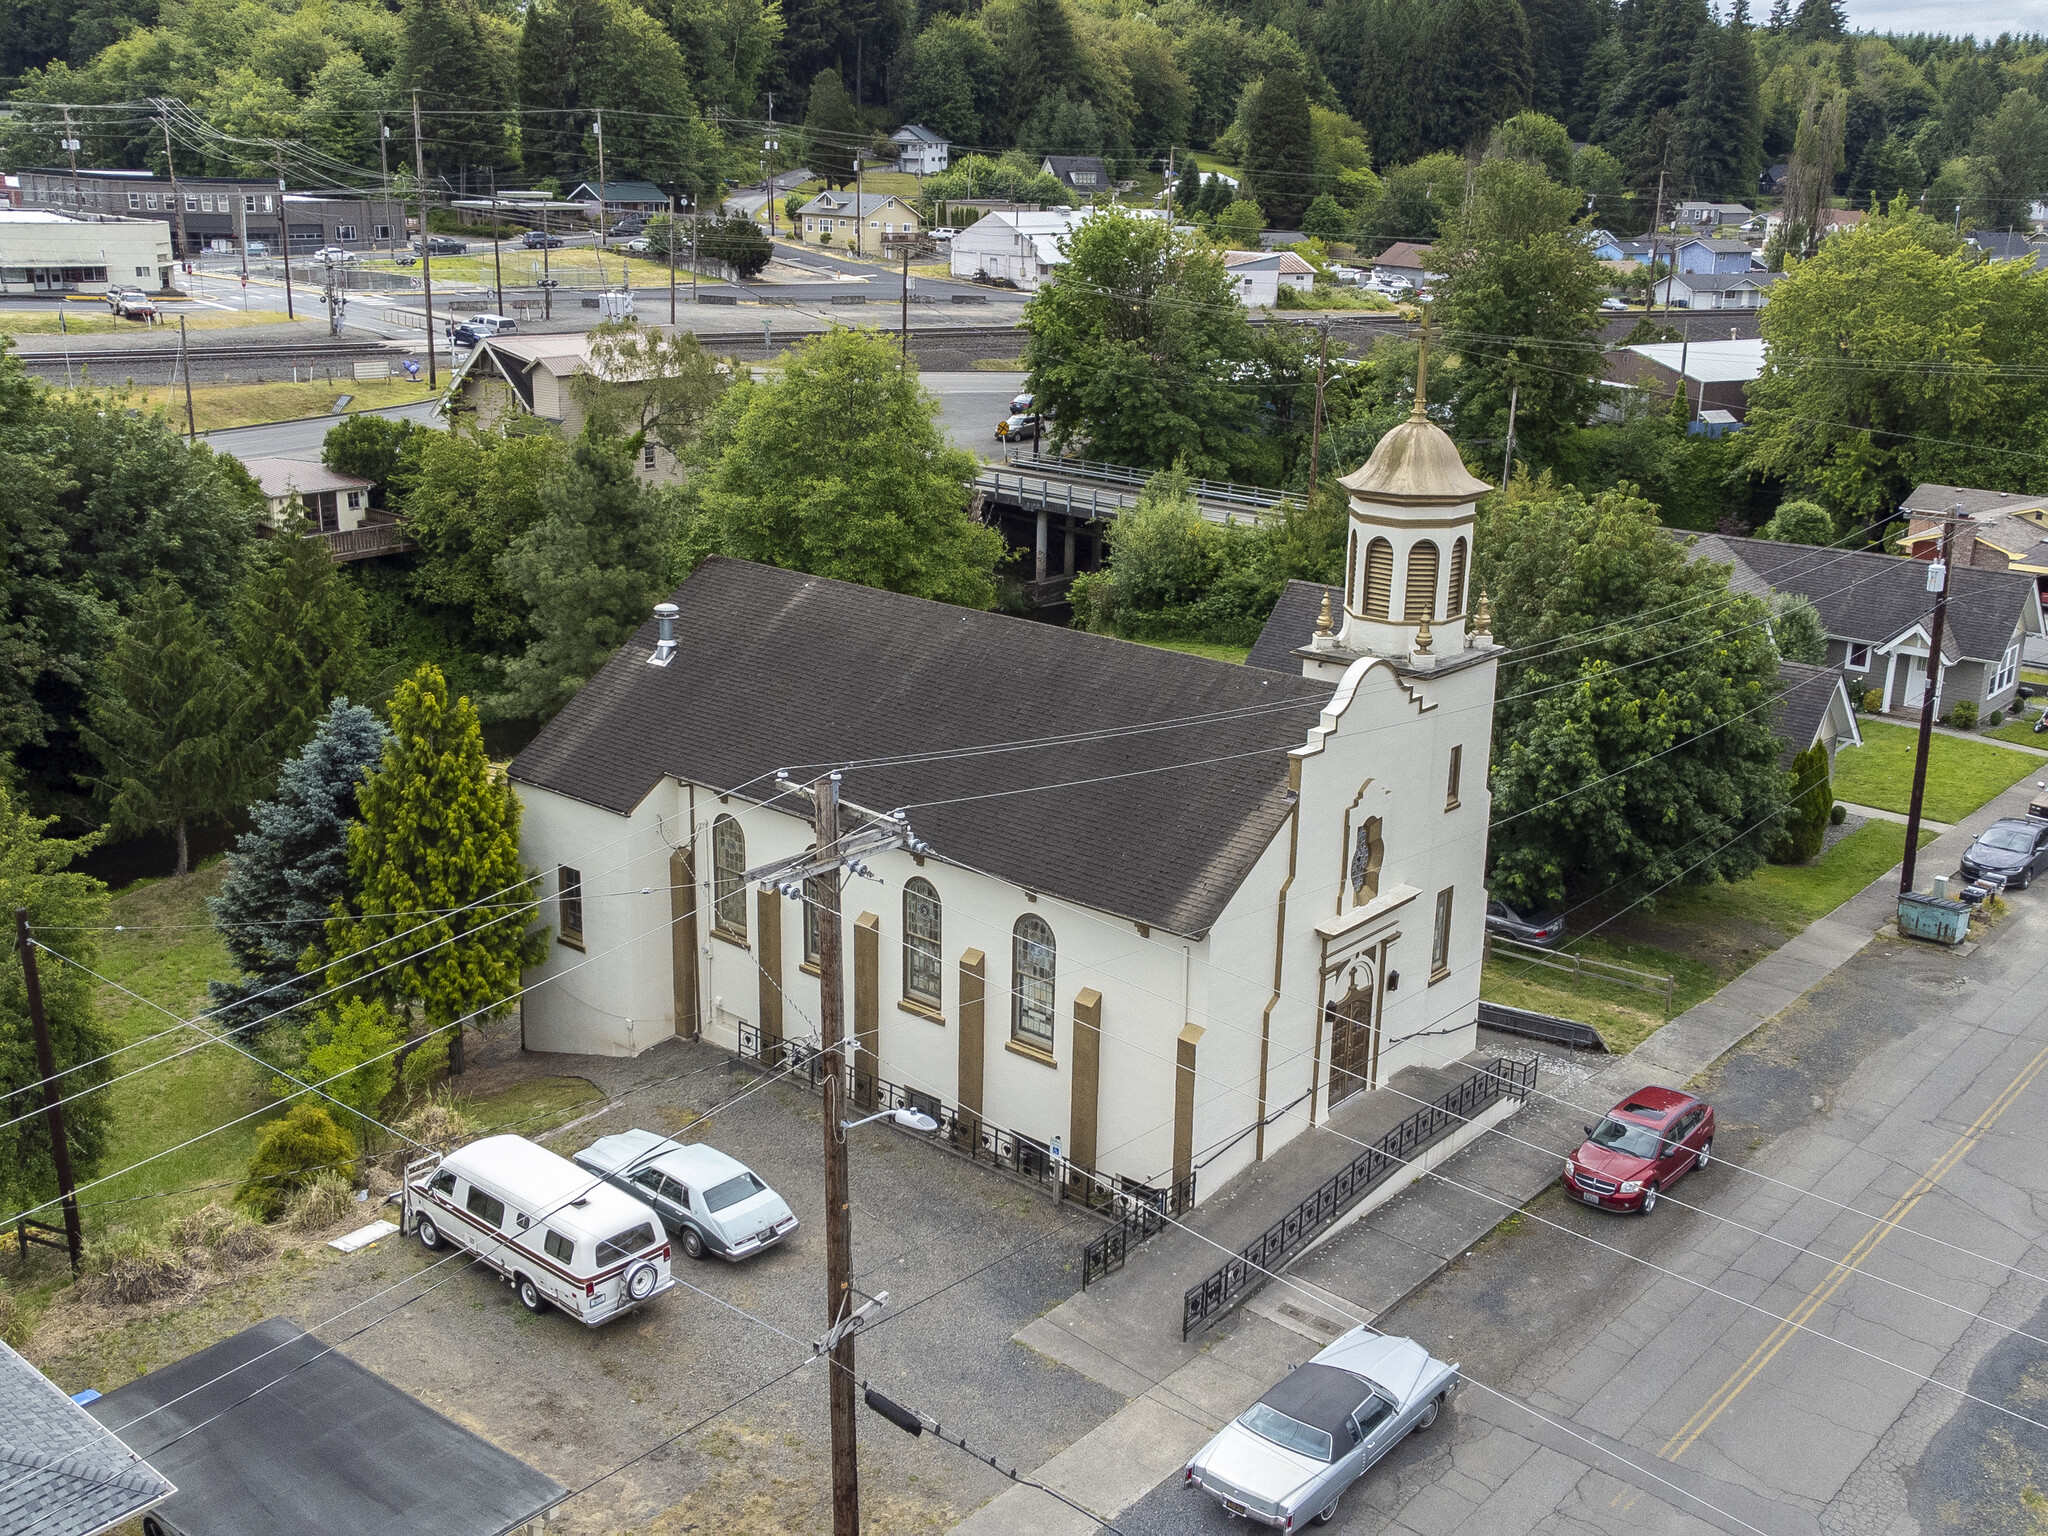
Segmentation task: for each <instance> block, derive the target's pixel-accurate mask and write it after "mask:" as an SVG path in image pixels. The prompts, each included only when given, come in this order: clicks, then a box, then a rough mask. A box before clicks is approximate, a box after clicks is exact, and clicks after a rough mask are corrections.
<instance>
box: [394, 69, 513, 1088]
mask: <svg viewBox="0 0 2048 1536" xmlns="http://www.w3.org/2000/svg"><path fill="white" fill-rule="evenodd" d="M412 165H413V175H414V176H415V177H416V178H417V179H418V181H419V184H420V292H421V293H423V294H424V295H425V296H426V302H427V388H429V389H439V388H440V387H441V379H440V375H439V373H438V372H437V371H436V368H435V362H434V255H433V246H432V243H431V242H430V240H429V239H428V236H427V150H426V146H425V145H424V144H422V143H421V142H420V93H419V92H418V91H414V92H413V93H412ZM491 216H492V217H493V218H495V217H496V216H497V210H496V209H495V208H493V209H492V210H491ZM448 1055H449V1060H450V1061H451V1062H452V1063H453V1064H454V1070H455V1071H456V1072H460V1071H461V1070H462V1027H461V1026H460V1025H457V1026H456V1029H455V1044H454V1048H453V1049H452V1050H451V1051H450V1052H449V1053H448Z"/></svg>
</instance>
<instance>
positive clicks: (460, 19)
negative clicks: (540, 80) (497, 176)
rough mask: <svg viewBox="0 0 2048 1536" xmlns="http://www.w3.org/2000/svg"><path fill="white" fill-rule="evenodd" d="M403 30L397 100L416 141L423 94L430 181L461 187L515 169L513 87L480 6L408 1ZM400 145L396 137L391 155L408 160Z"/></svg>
mask: <svg viewBox="0 0 2048 1536" xmlns="http://www.w3.org/2000/svg"><path fill="white" fill-rule="evenodd" d="M399 26H400V31H399V42H398V58H397V59H396V61H395V62H394V63H393V65H392V68H391V94H392V97H393V99H394V100H395V101H396V102H398V103H400V104H401V105H400V110H399V113H398V114H397V115H398V118H399V126H400V132H402V133H403V135H404V136H405V137H406V138H410V137H411V134H412V129H411V126H410V125H411V122H412V118H411V115H410V110H409V109H410V108H411V105H412V92H414V91H415V90H416V91H418V92H419V93H420V106H421V108H422V112H421V116H420V123H421V138H420V148H421V149H422V151H424V153H425V157H426V165H427V174H428V175H429V176H440V177H444V178H447V179H448V180H451V181H456V180H459V179H460V178H461V177H462V176H463V174H464V173H465V172H468V173H471V174H475V173H477V172H480V171H484V170H487V169H489V168H492V167H502V166H506V165H508V164H510V156H509V155H508V154H507V151H506V144H505V127H506V124H507V122H508V121H509V120H510V111H511V106H512V102H511V91H510V87H511V81H509V80H507V79H505V78H504V77H503V71H502V68H501V59H500V50H499V49H498V48H496V47H494V46H493V45H492V39H491V37H490V34H489V31H488V28H487V25H486V23H485V21H484V18H483V13H482V11H481V10H480V9H479V8H478V6H477V4H476V0H405V6H404V9H403V10H402V11H401V12H400V17H399ZM399 137H400V134H399V133H396V132H395V133H394V134H393V135H392V138H393V141H394V142H393V143H392V145H391V148H392V150H394V151H401V152H402V146H401V145H400V144H399V143H398V142H397V140H398V139H399ZM403 147H404V148H409V147H410V146H403ZM478 179H479V180H481V177H479V178H478Z"/></svg>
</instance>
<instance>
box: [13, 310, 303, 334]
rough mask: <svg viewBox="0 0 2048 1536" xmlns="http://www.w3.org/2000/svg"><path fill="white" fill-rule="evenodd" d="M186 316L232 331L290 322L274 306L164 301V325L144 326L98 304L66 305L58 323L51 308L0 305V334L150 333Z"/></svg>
mask: <svg viewBox="0 0 2048 1536" xmlns="http://www.w3.org/2000/svg"><path fill="white" fill-rule="evenodd" d="M180 315H183V316H184V317H185V328H186V329H187V330H188V331H233V330H242V329H245V328H248V327H252V326H261V325H286V324H289V323H290V322H288V321H287V320H286V319H285V317H284V312H283V311H282V310H273V309H210V308H208V307H207V306H205V305H203V304H166V305H165V306H164V319H165V321H166V322H167V323H166V324H164V325H156V326H146V325H141V324H138V323H137V322H135V321H133V320H123V319H121V318H119V317H118V316H116V315H115V314H113V313H112V312H111V311H109V310H108V309H107V307H106V306H105V305H101V306H100V307H99V308H98V309H96V310H95V309H88V308H86V307H84V306H83V305H78V306H74V307H69V308H66V309H65V311H64V325H63V326H62V327H59V325H58V324H57V311H56V310H54V309H32V310H25V309H0V335H8V336H60V335H64V334H67V333H68V334H70V335H73V336H110V335H112V334H114V333H115V332H117V331H118V332H120V333H122V334H123V335H133V336H149V335H154V334H158V333H161V332H162V331H164V330H166V329H168V330H170V331H172V332H175V331H176V330H177V329H178V317H179V316H180Z"/></svg>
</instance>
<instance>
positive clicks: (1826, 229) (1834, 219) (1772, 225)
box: [1764, 208, 1870, 244]
mask: <svg viewBox="0 0 2048 1536" xmlns="http://www.w3.org/2000/svg"><path fill="white" fill-rule="evenodd" d="M1869 217H1870V215H1869V214H1867V213H1865V212H1864V211H1863V210H1862V209H1861V208H1828V209H1824V210H1823V211H1822V213H1821V215H1820V218H1819V221H1818V222H1819V225H1820V234H1821V238H1822V239H1826V238H1827V237H1828V236H1829V235H1838V234H1840V233H1841V232H1842V231H1843V230H1845V229H1856V228H1859V227H1861V225H1862V223H1863V221H1864V220H1865V219H1867V218H1869ZM1784 227H1785V213H1784V210H1783V209H1777V210H1774V211H1773V212H1770V213H1767V214H1765V215H1764V241H1765V243H1766V244H1768V243H1769V242H1770V241H1771V240H1773V239H1775V238H1776V237H1777V235H1778V233H1779V232H1780V231H1781V230H1783V229H1784Z"/></svg>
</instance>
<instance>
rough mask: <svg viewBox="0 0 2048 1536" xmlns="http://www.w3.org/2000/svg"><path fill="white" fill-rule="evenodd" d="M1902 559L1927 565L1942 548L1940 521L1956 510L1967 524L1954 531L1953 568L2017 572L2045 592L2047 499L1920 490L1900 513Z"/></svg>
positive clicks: (1946, 488)
mask: <svg viewBox="0 0 2048 1536" xmlns="http://www.w3.org/2000/svg"><path fill="white" fill-rule="evenodd" d="M1901 510H1902V511H1903V512H1905V514H1906V536H1905V538H1904V539H1902V540H1901V541H1900V542H1901V543H1902V544H1903V545H1904V547H1905V550H1906V553H1908V554H1910V555H1917V556H1918V557H1919V558H1920V559H1922V560H1932V559H1933V558H1934V557H1935V555H1936V553H1937V552H1939V550H1940V548H1941V530H1942V526H1943V525H1942V524H1941V523H1939V522H1936V521H1934V519H1935V518H1945V517H1947V516H1949V515H1950V514H1951V513H1953V512H1955V511H1957V510H1960V511H1962V513H1963V514H1964V515H1965V516H1966V517H1968V518H1969V521H1968V522H1966V523H1964V524H1963V525H1962V526H1961V527H1959V528H1957V529H1956V535H1955V541H1954V543H1953V545H1952V546H1951V552H1952V554H1953V556H1954V559H1955V563H1956V564H1957V565H1970V566H1975V567H1977V569H1979V570H1985V571H2020V572H2023V573H2024V574H2026V575H2028V576H2031V577H2033V578H2034V582H2035V584H2036V585H2037V586H2040V587H2042V588H2043V590H2044V592H2048V497H2042V496H2035V495H2030V494H2028V493H2026V492H2024V491H1979V490H1974V489H1972V488H1970V487H1968V486H1961V485H1931V484H1930V485H1920V486H1915V487H1914V488H1913V494H1912V495H1910V496H1908V497H1907V498H1906V501H1905V505H1904V506H1903V507H1902V508H1901Z"/></svg>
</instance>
